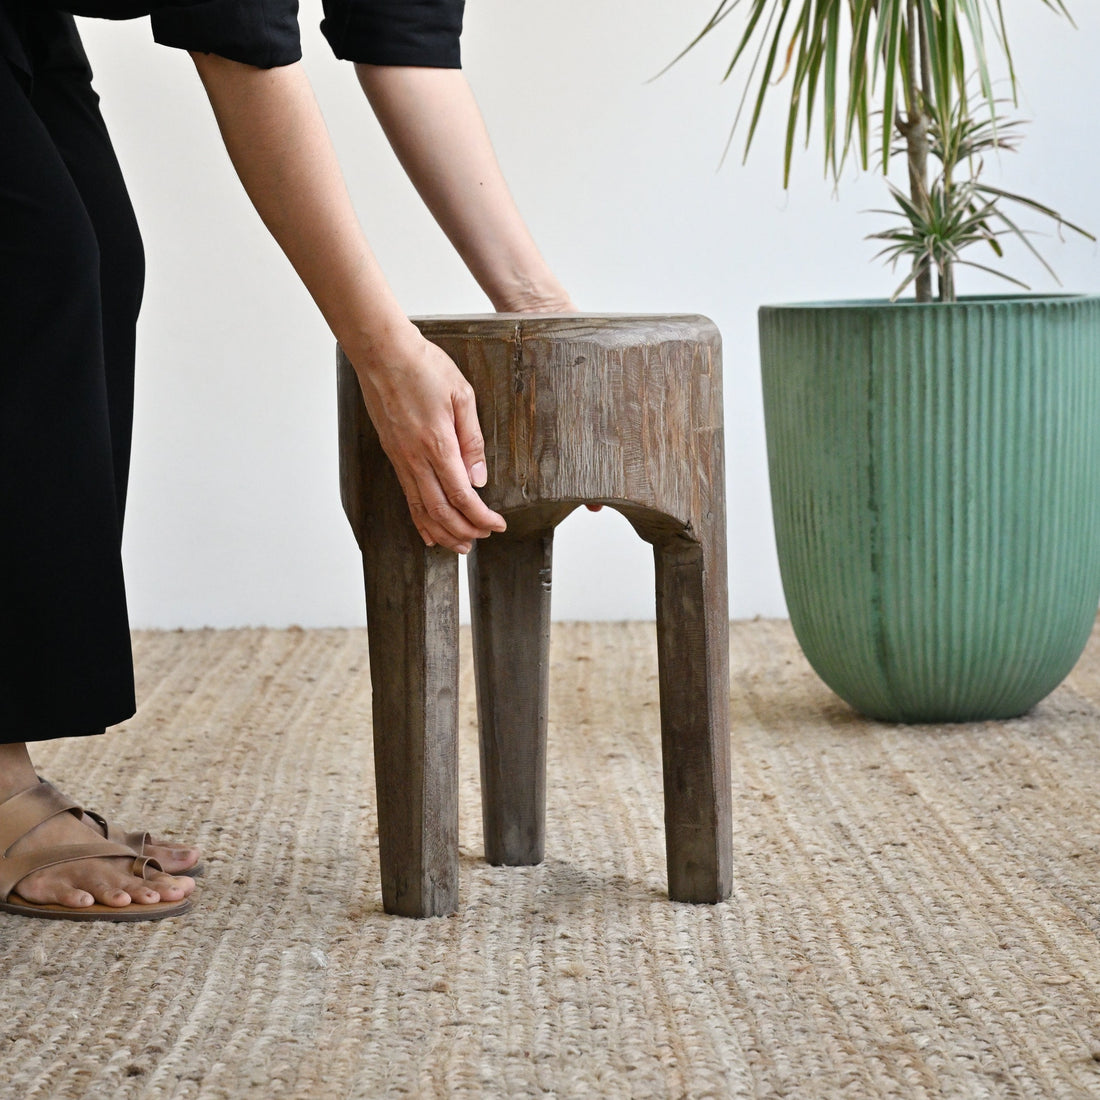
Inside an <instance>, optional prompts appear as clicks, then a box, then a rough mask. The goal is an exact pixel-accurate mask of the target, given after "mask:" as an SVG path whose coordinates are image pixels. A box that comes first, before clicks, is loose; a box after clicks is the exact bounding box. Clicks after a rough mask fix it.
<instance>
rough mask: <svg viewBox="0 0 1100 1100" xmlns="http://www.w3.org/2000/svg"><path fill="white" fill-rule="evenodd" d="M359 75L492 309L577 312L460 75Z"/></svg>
mask: <svg viewBox="0 0 1100 1100" xmlns="http://www.w3.org/2000/svg"><path fill="white" fill-rule="evenodd" d="M355 69H356V72H357V74H358V76H359V83H360V84H361V85H362V87H363V91H364V92H366V95H367V98H368V99H369V100H370V105H371V107H372V109H373V110H374V113H375V115H376V116H377V117H378V121H379V122H380V123H381V125H382V129H383V130H384V131H385V133H386V137H387V138H389V141H390V144H391V145H392V146H393V149H394V152H395V153H396V154H397V157H398V159H399V160H400V161H401V164H402V167H404V169H405V171H406V173H407V174H408V176H409V179H411V180H412V182H413V185H414V186H415V187H416V189H417V191H419V193H420V196H421V198H422V199H423V200H424V202H425V204H426V205H427V207H428V209H429V210H431V212H432V214H433V216H434V217H435V219H436V221H437V222H439V224H440V226H441V228H442V229H443V231H444V232H445V233H446V234H447V236H448V238H449V239H450V241H451V243H452V244H453V245H454V246H455V249H456V250H457V251H458V253H459V255H460V256H461V257H462V259H463V261H464V262H465V264H466V266H467V267H468V268H469V269H470V272H471V273H472V274H473V276H474V278H475V279H477V281H478V284H479V285H480V286H481V288H482V289H483V290H484V291H485V293H486V294H487V295H488V296H489V299H490V301H491V302H492V303H493V307H494V308H495V309H498V310H501V311H517V312H531V311H535V310H541V311H546V312H570V311H572V310H573V309H574V307H573V304H572V302H570V300H569V295H568V294H567V293H566V292H565V290H564V288H563V287H562V285H561V284H560V283H559V282H558V280H557V279H556V278H555V277H554V274H553V272H552V271H551V270H550V268H549V267H548V266H547V264H546V261H545V260H544V259H543V257H542V255H541V253H540V252H539V250H538V248H537V246H536V245H535V242H534V240H533V239H532V237H531V234H530V233H529V232H528V229H527V226H526V224H525V223H524V221H523V218H522V217H521V216H520V213H519V210H518V209H517V208H516V204H515V202H514V201H513V199H512V195H511V193H510V192H509V190H508V185H507V183H506V182H505V180H504V176H503V175H502V173H501V170H500V166H499V165H498V163H497V159H496V154H495V153H494V152H493V147H492V144H491V142H490V140H489V134H488V132H487V131H486V129H485V123H484V122H483V120H482V117H481V111H480V110H479V108H478V105H477V102H476V100H475V99H474V95H473V92H472V91H471V90H470V86H469V84H468V83H467V82H466V77H465V76H464V75H463V74H462V72H461V70H459V69H431V68H415V67H402V66H389V65H385V66H380V65H356V66H355Z"/></svg>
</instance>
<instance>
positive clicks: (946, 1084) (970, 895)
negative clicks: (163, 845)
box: [0, 621, 1100, 1100]
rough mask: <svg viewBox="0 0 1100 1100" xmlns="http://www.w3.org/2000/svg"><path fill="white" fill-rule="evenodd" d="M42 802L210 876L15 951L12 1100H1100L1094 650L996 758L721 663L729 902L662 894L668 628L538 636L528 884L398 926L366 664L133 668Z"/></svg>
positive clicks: (196, 649)
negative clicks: (386, 894) (539, 806)
mask: <svg viewBox="0 0 1100 1100" xmlns="http://www.w3.org/2000/svg"><path fill="white" fill-rule="evenodd" d="M134 645H135V654H136V659H137V667H138V678H139V684H138V687H139V698H140V700H141V710H140V712H139V715H138V717H137V718H135V719H133V720H132V721H130V722H129V723H127V724H126V725H125V726H123V727H120V728H118V729H116V730H114V731H112V732H111V733H110V734H108V735H107V737H106V738H100V739H93V740H92V741H90V742H89V741H77V740H73V741H59V742H52V743H49V744H44V745H42V746H41V747H40V748H39V751H38V754H37V763H38V765H39V767H40V768H41V769H42V771H43V772H44V774H46V775H48V776H49V777H50V778H51V779H52V780H53V782H54V783H55V784H57V785H58V786H59V787H61V788H62V789H63V790H65V791H66V792H68V793H70V794H71V795H73V796H74V797H77V798H80V799H81V800H83V801H84V802H85V803H86V804H87V805H89V806H91V807H93V808H95V809H99V810H101V811H103V812H109V813H110V815H111V816H112V818H113V819H117V820H118V821H119V822H120V823H121V824H124V825H126V826H127V827H129V828H134V827H137V826H138V825H139V824H140V825H141V826H142V827H147V828H150V829H152V830H154V831H155V832H158V833H160V834H169V835H175V836H178V837H180V838H191V839H194V840H195V841H197V842H198V843H200V844H202V845H203V846H204V848H205V851H206V858H205V865H206V873H205V877H204V878H203V879H202V880H201V883H200V889H199V892H198V901H197V904H196V906H195V908H194V910H193V911H192V913H191V914H190V915H188V916H187V917H184V918H181V919H175V920H170V921H163V922H157V923H148V924H134V925H104V924H71V923H68V922H47V921H36V920H27V919H23V918H18V917H13V916H0V1098H2V1100H9V1098H12V1100H14V1098H15V1097H19V1098H20V1100H68V1098H74V1100H75V1098H85V1097H87V1098H100V1097H102V1098H107V1097H110V1098H112V1100H116V1098H117V1100H126V1098H138V1097H150V1098H160V1097H164V1098H168V1097H201V1098H207V1097H209V1098H227V1100H236V1098H252V1097H256V1098H261V1100H273V1098H279V1097H294V1098H297V1097H310V1098H314V1100H316V1098H321V1100H328V1098H343V1097H348V1098H359V1097H364V1098H373V1097H417V1098H419V1097H424V1098H433V1097H441V1098H452V1097H455V1098H486V1097H490V1098H491V1097H560V1098H566V1097H569V1098H573V1097H578V1098H600V1097H611V1098H619V1097H622V1098H648V1097H659V1098H665V1097H668V1098H689V1100H704V1098H727V1097H753V1098H757V1097H760V1098H764V1097H769V1098H770V1097H790V1098H798V1100H801V1098H810V1100H813V1098H818V1097H820V1098H833V1097H867V1098H878V1097H903V1098H909V1097H914V1098H917V1097H921V1098H939V1097H948V1098H964V1100H968V1098H982V1097H989V1098H997V1100H1000V1098H1005V1097H1036V1098H1043V1100H1048V1098H1056V1100H1057V1098H1076V1097H1081V1098H1089V1097H1100V943H1098V934H1100V813H1098V808H1100V807H1098V802H1100V784H1098V779H1097V773H1098V768H1100V633H1098V634H1097V635H1096V636H1094V638H1093V641H1092V642H1091V643H1090V647H1089V649H1088V651H1087V652H1086V655H1085V657H1084V658H1083V660H1082V661H1081V663H1080V664H1079V666H1078V667H1077V669H1076V670H1075V671H1074V673H1073V674H1072V676H1071V677H1070V679H1069V680H1068V682H1067V683H1066V684H1065V685H1064V686H1063V687H1061V688H1060V689H1059V690H1058V691H1057V692H1055V694H1054V695H1052V696H1051V697H1050V698H1049V699H1047V700H1046V701H1044V702H1043V703H1041V704H1040V705H1039V706H1038V707H1037V708H1036V709H1035V710H1034V711H1033V712H1032V713H1031V714H1029V715H1028V716H1026V717H1024V718H1022V719H1019V720H1016V721H1010V722H1003V723H988V724H973V725H962V726H940V727H930V726H923V727H902V726H891V725H883V724H877V723H874V722H870V721H867V720H865V719H862V718H860V717H858V716H856V715H855V714H853V713H852V712H851V711H850V710H848V709H847V708H846V707H845V706H844V705H843V704H842V703H841V702H840V701H839V700H837V699H836V698H835V697H834V696H833V695H832V694H831V693H830V692H829V691H828V690H827V689H826V688H825V687H824V686H823V685H822V684H821V683H820V681H818V680H817V678H816V677H815V676H814V675H813V673H812V672H811V671H810V669H809V667H808V666H807V664H806V662H805V660H804V659H803V657H802V656H801V653H800V651H799V649H798V647H797V644H796V643H795V641H794V639H793V636H792V634H791V631H790V627H789V625H788V624H786V623H783V622H770V621H764V622H760V621H758V622H751V623H735V624H733V626H732V627H731V650H730V652H731V669H732V690H731V701H732V715H731V727H732V734H731V736H732V746H733V762H734V767H733V774H734V792H733V815H734V866H735V884H734V891H733V896H732V898H731V899H730V901H729V902H727V903H724V904H721V905H717V906H690V905H678V904H672V903H670V902H669V901H668V899H667V896H666V895H665V872H664V834H663V825H662V802H661V775H660V723H659V711H658V698H657V679H656V671H657V666H656V644H655V632H654V628H653V625H652V624H651V623H627V624H623V623H618V624H609V623H583V624H555V626H554V632H553V648H552V668H551V684H552V699H551V714H550V746H549V757H550V759H549V777H548V784H547V803H548V826H547V859H546V862H545V863H544V864H543V865H541V866H539V867H530V868H492V867H489V866H487V865H486V864H485V863H484V862H482V859H481V853H482V844H481V821H480V803H479V781H478V765H477V745H476V714H475V706H474V699H473V684H472V672H471V658H470V652H469V636H468V633H467V632H464V633H463V638H462V645H463V662H462V670H463V671H462V694H461V742H462V749H461V840H462V848H461V871H462V890H461V911H460V912H459V914H458V915H456V916H454V917H450V918H440V919H433V920H427V921H414V920H408V919H404V918H399V917H390V916H387V915H386V914H384V913H383V912H382V908H381V899H380V893H379V884H378V863H377V848H376V819H375V800H374V777H373V760H372V753H371V737H370V731H371V717H370V684H369V676H368V669H367V657H366V634H365V632H364V631H357V630H305V631H303V630H287V631H279V630H243V631H193V632H176V633H138V634H136V635H135V638H134Z"/></svg>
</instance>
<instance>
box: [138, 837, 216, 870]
mask: <svg viewBox="0 0 1100 1100" xmlns="http://www.w3.org/2000/svg"><path fill="white" fill-rule="evenodd" d="M145 852H146V855H149V856H152V858H153V859H155V860H156V861H157V863H159V864H160V865H161V867H163V868H164V870H165V872H166V873H167V874H169V875H178V874H180V873H181V872H183V871H190V870H191V868H192V867H195V866H197V864H198V862H199V860H200V859H202V850H201V849H199V848H194V847H190V846H187V845H178V846H177V845H173V844H167V843H165V842H164V841H162V840H153V841H150V843H149V844H148V845H147V846H146V849H145Z"/></svg>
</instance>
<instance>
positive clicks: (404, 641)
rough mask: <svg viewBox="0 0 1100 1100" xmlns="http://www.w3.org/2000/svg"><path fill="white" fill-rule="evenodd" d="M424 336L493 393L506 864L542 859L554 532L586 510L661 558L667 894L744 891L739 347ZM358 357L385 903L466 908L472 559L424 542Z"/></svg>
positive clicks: (655, 339) (492, 690) (348, 458)
mask: <svg viewBox="0 0 1100 1100" xmlns="http://www.w3.org/2000/svg"><path fill="white" fill-rule="evenodd" d="M416 323H417V325H418V326H419V328H420V330H421V332H423V333H424V335H425V336H426V337H427V338H428V339H429V340H431V341H432V342H433V343H435V344H438V345H439V346H440V347H441V348H443V350H444V351H446V352H447V354H448V355H450V356H451V358H452V359H453V360H454V361H455V362H456V363H457V364H458V366H459V369H460V370H461V371H462V372H463V374H464V375H465V376H466V377H467V378H468V379H469V381H470V383H471V384H472V385H473V387H474V392H475V393H476V395H477V411H478V417H479V418H480V422H481V429H482V432H483V433H484V435H485V441H486V444H485V451H486V464H487V466H488V474H489V481H488V485H487V486H486V487H485V489H484V490H483V492H482V495H483V498H484V500H485V502H486V503H487V504H488V505H489V507H491V508H493V509H495V510H496V511H498V512H500V513H501V514H502V515H503V516H504V517H505V519H506V520H507V521H508V530H507V532H505V533H504V534H496V535H492V536H491V537H490V538H488V539H485V540H482V541H480V542H478V543H477V544H476V548H475V549H474V550H473V551H472V552H471V553H470V555H469V558H468V561H469V575H470V593H471V604H472V616H473V637H474V651H475V659H476V670H475V671H476V682H477V705H478V717H479V720H480V725H481V781H482V803H483V819H484V826H485V855H486V858H487V859H488V860H489V862H490V863H494V864H511V865H525V864H534V863H538V862H540V861H541V860H542V858H543V847H544V835H545V801H546V782H545V775H546V714H547V698H548V694H549V658H548V650H549V641H550V575H551V573H550V557H551V547H552V543H553V537H554V527H555V526H556V525H557V524H558V523H560V522H561V520H562V519H564V518H565V517H566V516H567V515H568V514H569V513H570V512H572V511H573V510H574V509H575V508H577V507H579V506H580V505H582V504H586V503H599V504H605V505H607V506H608V507H610V508H615V509H617V510H618V511H619V512H621V513H622V514H623V515H624V516H625V517H626V518H627V520H629V522H630V523H631V525H632V526H633V527H634V529H635V530H636V531H637V532H638V534H639V535H640V536H641V537H642V538H643V539H645V540H646V541H647V542H649V543H652V545H653V552H654V558H655V561H656V580H657V643H658V662H659V682H660V693H661V740H662V746H663V750H662V755H663V761H664V789H665V833H666V850H667V857H668V890H669V895H670V897H671V898H672V899H673V900H675V901H691V902H716V901H720V900H721V899H723V898H726V897H728V896H729V893H730V889H731V878H730V876H731V867H730V864H731V860H732V835H731V805H730V802H731V784H730V761H729V633H728V632H729V612H728V607H727V599H726V538H725V496H724V477H723V450H722V384H721V350H720V349H721V344H720V338H719V335H718V331H717V329H716V328H715V327H714V325H713V323H712V322H710V321H708V320H707V319H706V318H703V317H694V316H609V317H594V316H583V315H557V316H537V315H523V314H503V315H502V314H494V315H489V316H483V317H431V318H425V319H422V320H418V321H417V322H416ZM338 360H339V407H340V484H341V496H342V499H343V503H344V509H345V511H346V512H347V515H348V519H349V520H350V522H351V526H352V528H353V529H354V531H355V536H356V539H357V540H358V542H359V547H360V550H361V551H362V554H363V573H364V578H365V582H366V595H367V627H368V633H369V648H370V669H371V683H372V685H373V695H374V697H373V713H374V744H375V773H376V781H377V789H378V833H379V846H380V850H381V852H380V854H381V868H382V897H383V904H384V906H385V909H386V911H387V912H389V913H400V914H404V915H407V916H416V917H425V916H438V915H442V914H446V913H452V912H454V911H455V909H456V907H457V901H458V761H457V748H458V714H457V710H458V557H457V555H456V554H454V553H452V552H450V551H448V550H443V549H440V548H438V547H433V548H431V549H429V548H427V547H425V546H424V544H423V542H422V541H421V540H420V536H419V535H418V534H417V532H416V529H415V527H414V526H413V524H412V521H411V519H410V518H409V515H408V510H407V507H406V504H405V497H404V494H403V492H402V490H401V487H400V485H399V484H398V481H397V477H396V475H395V474H394V472H393V468H392V466H391V465H390V462H389V460H388V459H387V458H386V456H385V454H384V452H383V451H382V448H381V446H380V445H379V442H378V437H377V435H376V434H375V431H374V428H373V426H372V425H371V422H370V419H369V417H368V416H367V414H366V410H365V408H364V406H363V400H362V397H361V395H360V391H359V383H358V379H357V378H356V376H355V372H354V371H353V370H352V368H351V365H350V364H349V363H348V361H347V360H346V359H345V358H344V356H343V354H342V353H341V354H339V355H338Z"/></svg>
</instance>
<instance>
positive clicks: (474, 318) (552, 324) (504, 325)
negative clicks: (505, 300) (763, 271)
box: [412, 313, 717, 341]
mask: <svg viewBox="0 0 1100 1100" xmlns="http://www.w3.org/2000/svg"><path fill="white" fill-rule="evenodd" d="M412 322H413V324H415V325H416V326H417V327H418V328H419V329H420V330H421V332H423V333H425V335H427V334H429V333H432V334H436V333H443V332H447V333H454V334H456V335H457V334H460V333H461V334H463V335H478V336H483V337H490V338H491V337H493V336H495V335H497V334H500V335H501V336H505V337H507V338H509V339H511V338H514V336H515V333H516V331H517V329H519V330H520V331H523V332H527V333H531V334H536V333H537V334H539V335H549V334H552V333H558V332H560V333H562V334H563V335H569V334H576V333H579V332H584V333H587V334H591V333H594V332H599V331H602V332H605V333H607V334H608V335H611V334H614V336H615V337H617V338H620V339H621V338H623V337H626V336H629V335H631V334H637V335H639V336H643V337H645V338H646V340H647V341H648V340H651V339H652V337H653V335H654V334H659V333H660V332H662V331H663V330H671V331H675V332H676V333H677V335H678V336H679V337H680V338H683V337H684V336H686V335H688V334H691V333H697V334H698V335H699V336H700V337H702V336H704V335H706V336H710V335H711V334H716V333H717V327H716V326H715V324H714V322H713V321H712V320H710V318H709V317H704V316H703V315H702V314H699V313H465V314H462V313H459V314H432V315H429V316H424V317H413V318H412Z"/></svg>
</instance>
